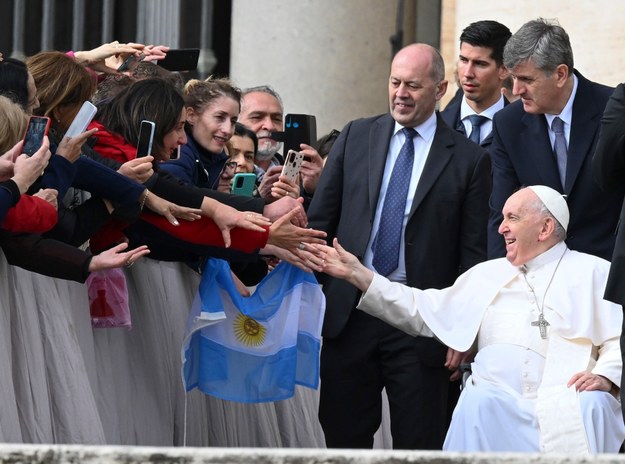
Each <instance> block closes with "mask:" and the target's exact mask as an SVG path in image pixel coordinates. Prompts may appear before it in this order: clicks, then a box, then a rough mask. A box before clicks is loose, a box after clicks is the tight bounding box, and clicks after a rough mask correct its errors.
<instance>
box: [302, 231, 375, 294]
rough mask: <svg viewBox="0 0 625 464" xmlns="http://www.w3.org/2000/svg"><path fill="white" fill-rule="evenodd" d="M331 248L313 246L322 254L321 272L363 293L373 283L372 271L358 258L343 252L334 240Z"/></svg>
mask: <svg viewBox="0 0 625 464" xmlns="http://www.w3.org/2000/svg"><path fill="white" fill-rule="evenodd" d="M333 245H334V248H333V247H329V246H326V245H314V246H315V247H317V249H318V250H320V251H322V252H323V253H324V256H323V260H324V262H323V264H321V268H322V271H323V272H325V273H326V274H329V275H331V276H332V277H336V278H338V279H344V280H346V281H348V282H349V283H350V284H352V285H353V286H354V287H356V288H358V289H359V290H361V291H363V292H365V291H366V290H367V289H368V288H369V285H371V282H372V281H373V271H372V270H371V269H368V268H366V267H365V266H363V265H362V263H361V262H360V261H358V258H356V256H354V255H353V254H351V253H350V252H348V251H347V250H345V248H343V247H342V246H341V245H340V244H339V241H338V240H337V239H336V238H335V239H334V241H333Z"/></svg>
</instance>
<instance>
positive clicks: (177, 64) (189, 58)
mask: <svg viewBox="0 0 625 464" xmlns="http://www.w3.org/2000/svg"><path fill="white" fill-rule="evenodd" d="M199 58H200V49H199V48H179V49H175V50H169V51H168V52H167V54H166V55H165V58H163V59H162V60H158V61H157V62H156V63H157V64H158V65H160V66H162V67H163V68H165V69H167V70H168V71H193V70H194V69H197V62H198V59H199Z"/></svg>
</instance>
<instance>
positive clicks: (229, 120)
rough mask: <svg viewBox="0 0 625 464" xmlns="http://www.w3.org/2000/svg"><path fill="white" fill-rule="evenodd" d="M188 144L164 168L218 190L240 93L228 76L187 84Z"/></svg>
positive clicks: (193, 81) (189, 182)
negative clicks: (226, 77) (178, 155)
mask: <svg viewBox="0 0 625 464" xmlns="http://www.w3.org/2000/svg"><path fill="white" fill-rule="evenodd" d="M184 99H185V110H186V113H187V121H186V124H185V132H186V135H187V143H185V144H184V145H182V146H181V147H180V157H179V158H178V159H176V160H172V161H168V162H165V163H163V166H162V168H163V169H164V170H166V171H167V172H169V173H170V174H172V175H173V176H175V177H176V178H178V179H180V180H182V181H184V182H186V183H188V184H191V185H195V186H197V187H202V188H209V189H217V186H218V183H219V176H220V173H221V171H222V169H223V167H224V163H225V162H226V159H227V158H228V153H226V152H225V147H226V143H228V141H229V140H230V138H231V137H232V136H233V134H234V125H235V123H236V122H237V118H238V116H239V110H240V100H241V93H240V90H239V89H238V88H236V87H235V86H234V85H233V84H232V82H230V81H229V80H228V79H210V80H207V81H200V80H197V79H192V80H190V81H189V82H187V84H186V85H185V87H184Z"/></svg>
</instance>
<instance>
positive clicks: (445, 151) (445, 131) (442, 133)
mask: <svg viewBox="0 0 625 464" xmlns="http://www.w3.org/2000/svg"><path fill="white" fill-rule="evenodd" d="M452 130H453V129H450V128H449V126H447V125H446V124H445V122H444V121H443V119H442V118H441V116H440V114H438V113H437V114H436V132H435V133H434V140H432V146H431V147H430V152H429V153H428V156H427V159H426V160H425V165H424V166H423V172H422V173H421V177H420V178H419V183H418V184H417V190H416V192H415V195H414V199H413V201H412V206H411V208H410V216H411V217H412V215H413V214H414V212H415V211H416V209H417V208H418V207H419V205H420V204H421V202H422V201H423V199H424V198H425V196H426V195H427V193H428V192H429V191H430V189H431V188H432V186H433V185H434V183H435V182H436V181H437V180H438V178H439V177H440V175H441V173H442V172H443V169H444V168H445V166H446V165H447V163H449V161H450V160H451V157H452V154H453V151H452V148H451V147H453V146H454V145H455V142H454V139H453V137H452V136H451V131H452Z"/></svg>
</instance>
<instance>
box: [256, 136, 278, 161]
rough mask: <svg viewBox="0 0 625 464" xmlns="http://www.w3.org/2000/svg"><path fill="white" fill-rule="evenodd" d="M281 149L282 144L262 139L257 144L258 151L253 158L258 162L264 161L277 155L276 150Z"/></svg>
mask: <svg viewBox="0 0 625 464" xmlns="http://www.w3.org/2000/svg"><path fill="white" fill-rule="evenodd" d="M280 148H282V142H276V141H275V140H272V139H263V140H259V142H258V151H257V152H256V156H255V158H256V159H257V160H258V161H266V160H269V159H271V158H273V156H274V155H275V154H276V153H278V150H280Z"/></svg>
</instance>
